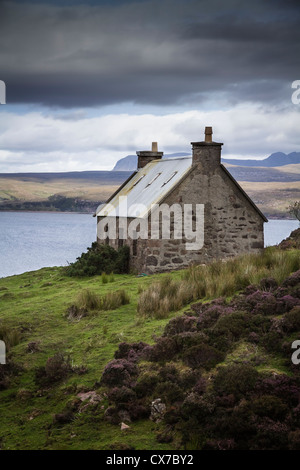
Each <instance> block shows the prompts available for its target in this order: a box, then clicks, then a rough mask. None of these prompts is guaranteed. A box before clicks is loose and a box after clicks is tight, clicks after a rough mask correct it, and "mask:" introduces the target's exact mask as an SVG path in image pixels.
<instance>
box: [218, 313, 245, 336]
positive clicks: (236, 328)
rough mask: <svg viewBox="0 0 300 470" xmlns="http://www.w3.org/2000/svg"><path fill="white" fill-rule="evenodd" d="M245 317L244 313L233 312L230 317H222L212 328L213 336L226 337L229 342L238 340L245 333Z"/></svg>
mask: <svg viewBox="0 0 300 470" xmlns="http://www.w3.org/2000/svg"><path fill="white" fill-rule="evenodd" d="M246 328H247V316H246V315H245V313H244V312H234V313H231V314H230V315H226V316H222V317H221V318H219V320H218V321H217V323H216V325H215V327H214V328H213V330H212V331H213V334H216V335H217V336H222V335H224V336H227V337H229V339H230V341H233V340H237V339H239V338H240V337H241V336H242V335H243V334H245V333H246Z"/></svg>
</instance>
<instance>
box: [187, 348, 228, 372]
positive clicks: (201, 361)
mask: <svg viewBox="0 0 300 470" xmlns="http://www.w3.org/2000/svg"><path fill="white" fill-rule="evenodd" d="M224 357H225V354H224V353H222V352H220V351H218V350H217V349H215V348H213V347H212V346H209V345H208V344H205V343H203V344H198V345H197V346H193V347H191V348H190V349H188V350H187V351H185V353H184V355H183V361H184V362H185V364H187V365H188V366H189V367H192V368H198V367H200V368H201V367H203V368H204V369H206V370H209V369H212V368H213V367H215V366H216V365H217V364H218V363H219V362H221V361H223V360H224Z"/></svg>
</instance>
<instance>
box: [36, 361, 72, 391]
mask: <svg viewBox="0 0 300 470" xmlns="http://www.w3.org/2000/svg"><path fill="white" fill-rule="evenodd" d="M72 371H73V369H72V366H71V362H70V357H69V356H64V355H63V354H61V353H57V354H55V355H54V356H53V357H49V359H48V360H47V362H46V365H45V366H41V367H39V368H38V369H36V371H35V382H36V383H37V384H38V385H40V386H49V385H52V384H55V383H57V382H59V381H61V380H62V379H64V378H66V377H67V376H68V375H69V374H70V373H71V372H72Z"/></svg>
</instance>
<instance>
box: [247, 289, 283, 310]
mask: <svg viewBox="0 0 300 470" xmlns="http://www.w3.org/2000/svg"><path fill="white" fill-rule="evenodd" d="M245 303H246V305H248V306H249V307H248V309H249V310H250V311H251V312H252V313H253V314H254V315H258V314H260V315H274V312H275V311H276V305H277V301H276V297H275V296H274V294H272V293H271V292H265V291H260V290H258V291H256V292H254V293H253V294H250V295H248V296H247V297H246V298H245Z"/></svg>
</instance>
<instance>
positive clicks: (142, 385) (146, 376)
mask: <svg viewBox="0 0 300 470" xmlns="http://www.w3.org/2000/svg"><path fill="white" fill-rule="evenodd" d="M159 381H160V378H159V376H158V373H157V372H153V371H145V372H143V373H141V374H140V375H139V377H138V379H137V381H136V384H135V387H134V391H135V393H136V394H137V396H138V397H139V398H141V397H144V396H146V395H149V394H150V395H151V394H152V391H153V390H154V389H155V387H156V385H157V384H158V383H159Z"/></svg>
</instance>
